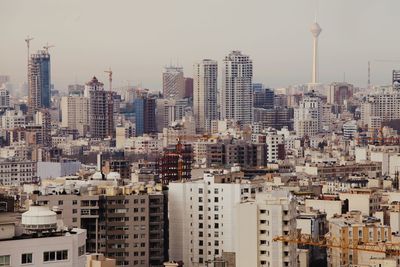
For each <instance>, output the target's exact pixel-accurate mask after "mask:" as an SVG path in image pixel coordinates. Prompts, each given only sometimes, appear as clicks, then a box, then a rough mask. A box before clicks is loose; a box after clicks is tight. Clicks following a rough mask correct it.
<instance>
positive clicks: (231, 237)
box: [168, 170, 262, 267]
mask: <svg viewBox="0 0 400 267" xmlns="http://www.w3.org/2000/svg"><path fill="white" fill-rule="evenodd" d="M261 188H262V183H258V182H256V181H253V182H250V181H245V180H244V179H243V172H240V171H235V170H232V171H226V170H225V171H224V170H209V171H206V172H204V174H203V175H202V176H199V177H196V179H194V180H191V181H176V182H171V183H170V184H169V196H168V198H169V203H168V205H169V211H170V213H169V214H170V216H169V218H170V221H169V225H170V238H169V248H170V250H169V256H170V259H173V260H175V261H183V263H184V266H188V267H194V266H196V267H197V266H199V267H200V266H207V264H208V263H207V262H213V260H214V259H215V258H218V257H221V256H222V255H223V252H236V253H237V252H238V251H237V250H236V239H237V235H238V234H239V231H238V227H237V223H236V222H235V218H236V210H235V206H236V205H237V204H238V203H240V201H242V200H245V199H248V198H252V197H254V196H255V193H256V192H257V191H261ZM237 266H243V265H237ZM244 266H253V265H247V264H246V265H244Z"/></svg>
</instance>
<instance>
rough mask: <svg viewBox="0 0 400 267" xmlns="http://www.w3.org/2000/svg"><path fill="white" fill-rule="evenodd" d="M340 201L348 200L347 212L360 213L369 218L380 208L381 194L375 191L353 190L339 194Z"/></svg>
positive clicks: (368, 189) (367, 189)
mask: <svg viewBox="0 0 400 267" xmlns="http://www.w3.org/2000/svg"><path fill="white" fill-rule="evenodd" d="M339 198H340V199H341V200H343V201H344V200H348V202H349V211H356V210H357V211H361V213H362V214H363V215H366V216H370V215H372V214H373V213H374V212H375V211H377V210H379V209H380V207H381V199H382V193H381V192H379V191H377V190H376V189H370V188H366V189H361V188H353V189H350V190H349V191H348V192H346V193H340V194H339Z"/></svg>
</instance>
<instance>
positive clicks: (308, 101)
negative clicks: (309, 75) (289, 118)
mask: <svg viewBox="0 0 400 267" xmlns="http://www.w3.org/2000/svg"><path fill="white" fill-rule="evenodd" d="M294 130H295V131H296V134H297V136H300V137H303V136H315V135H316V134H318V133H319V132H321V130H322V101H321V99H320V98H319V97H318V96H317V95H315V94H314V93H310V94H306V95H305V96H304V99H303V100H302V101H301V102H300V105H299V107H297V108H295V110H294Z"/></svg>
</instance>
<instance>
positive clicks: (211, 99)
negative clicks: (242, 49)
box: [193, 59, 218, 133]
mask: <svg viewBox="0 0 400 267" xmlns="http://www.w3.org/2000/svg"><path fill="white" fill-rule="evenodd" d="M193 72H194V76H193V78H194V81H193V85H194V89H193V112H194V117H195V120H196V132H198V133H205V132H208V133H210V131H211V121H213V120H217V119H218V107H217V105H218V102H217V95H218V84H217V77H218V63H217V62H216V61H215V60H210V59H204V60H202V61H201V62H199V63H196V64H194V71H193Z"/></svg>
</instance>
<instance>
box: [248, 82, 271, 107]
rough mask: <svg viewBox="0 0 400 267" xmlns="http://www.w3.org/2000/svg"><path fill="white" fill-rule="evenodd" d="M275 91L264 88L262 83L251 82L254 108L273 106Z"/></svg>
mask: <svg viewBox="0 0 400 267" xmlns="http://www.w3.org/2000/svg"><path fill="white" fill-rule="evenodd" d="M274 100H275V92H274V91H273V90H271V89H269V88H264V86H263V84H259V83H256V84H253V107H254V108H265V109H272V108H274Z"/></svg>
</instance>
